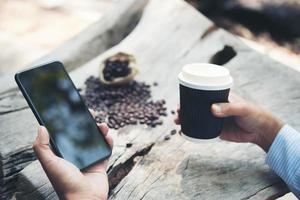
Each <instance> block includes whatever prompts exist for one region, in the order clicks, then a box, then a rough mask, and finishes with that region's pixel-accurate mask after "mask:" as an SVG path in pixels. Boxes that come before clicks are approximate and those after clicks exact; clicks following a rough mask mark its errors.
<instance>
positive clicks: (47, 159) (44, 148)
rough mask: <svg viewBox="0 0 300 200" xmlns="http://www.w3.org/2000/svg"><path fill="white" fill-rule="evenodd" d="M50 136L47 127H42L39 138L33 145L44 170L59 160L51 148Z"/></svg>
mask: <svg viewBox="0 0 300 200" xmlns="http://www.w3.org/2000/svg"><path fill="white" fill-rule="evenodd" d="M49 140H50V138H49V134H48V131H47V130H46V128H45V127H43V126H40V127H39V130H38V136H37V138H36V139H35V142H34V144H33V150H34V152H35V154H36V156H37V157H38V159H39V161H40V162H41V164H42V166H43V167H44V168H47V165H49V164H50V163H51V162H54V161H56V160H57V157H56V155H54V153H53V152H52V150H51V148H50V146H49Z"/></svg>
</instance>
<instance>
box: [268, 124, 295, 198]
mask: <svg viewBox="0 0 300 200" xmlns="http://www.w3.org/2000/svg"><path fill="white" fill-rule="evenodd" d="M266 163H267V164H268V165H269V166H270V167H271V168H272V169H273V170H274V171H275V173H276V174H278V176H280V177H281V178H282V179H283V181H284V182H285V183H286V184H287V185H288V187H289V188H290V190H291V191H292V192H293V193H294V194H295V195H296V196H297V197H298V198H299V197H300V133H299V132H297V131H296V130H295V129H293V128H292V127H290V126H289V125H284V126H283V127H282V128H281V129H280V131H279V132H278V134H277V136H276V138H275V139H274V141H273V143H272V145H271V147H270V149H269V151H268V153H267V157H266Z"/></svg>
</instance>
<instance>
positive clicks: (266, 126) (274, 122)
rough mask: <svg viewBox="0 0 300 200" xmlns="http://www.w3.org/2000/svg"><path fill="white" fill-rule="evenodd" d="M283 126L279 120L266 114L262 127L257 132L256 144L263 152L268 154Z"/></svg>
mask: <svg viewBox="0 0 300 200" xmlns="http://www.w3.org/2000/svg"><path fill="white" fill-rule="evenodd" d="M283 125H284V124H283V122H282V121H281V120H280V119H278V118H277V117H275V116H273V115H272V114H271V113H267V115H266V116H264V117H263V120H262V127H261V129H260V131H259V132H258V139H257V143H256V144H257V145H258V146H260V147H261V148H262V149H263V150H264V151H265V152H268V151H269V148H270V147H271V145H272V143H273V141H274V139H275V138H276V136H277V134H278V132H279V131H280V129H281V128H282V127H283Z"/></svg>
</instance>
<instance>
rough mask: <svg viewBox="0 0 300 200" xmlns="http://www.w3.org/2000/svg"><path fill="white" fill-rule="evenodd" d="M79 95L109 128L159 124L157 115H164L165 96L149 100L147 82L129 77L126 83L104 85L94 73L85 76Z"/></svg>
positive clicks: (98, 119)
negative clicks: (83, 89) (162, 98)
mask: <svg viewBox="0 0 300 200" xmlns="http://www.w3.org/2000/svg"><path fill="white" fill-rule="evenodd" d="M85 84H86V87H85V91H84V92H85V93H84V95H83V96H82V97H83V99H84V101H85V103H86V105H87V106H88V107H89V108H92V109H94V110H95V111H96V115H97V117H96V118H95V119H96V121H97V122H106V123H107V124H108V126H109V127H110V128H114V129H119V128H121V127H124V126H126V125H135V124H138V123H139V124H146V125H147V126H149V127H156V126H158V125H161V124H162V123H163V121H162V120H161V119H160V118H161V116H166V115H167V112H166V110H167V108H166V107H165V103H166V102H165V100H158V101H153V100H151V90H150V85H147V84H146V83H143V82H137V81H131V82H129V83H127V84H126V85H117V86H112V85H104V84H103V83H101V82H100V81H99V79H98V78H96V77H93V76H91V77H89V78H88V79H87V80H86V82H85Z"/></svg>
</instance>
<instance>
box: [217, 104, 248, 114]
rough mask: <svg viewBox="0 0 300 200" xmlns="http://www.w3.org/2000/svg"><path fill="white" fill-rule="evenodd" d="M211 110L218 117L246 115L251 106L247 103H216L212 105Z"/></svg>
mask: <svg viewBox="0 0 300 200" xmlns="http://www.w3.org/2000/svg"><path fill="white" fill-rule="evenodd" d="M211 111H212V113H213V115H215V116H216V117H230V116H245V115H247V114H248V113H249V112H250V107H249V105H247V104H245V103H216V104H213V105H212V106H211Z"/></svg>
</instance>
